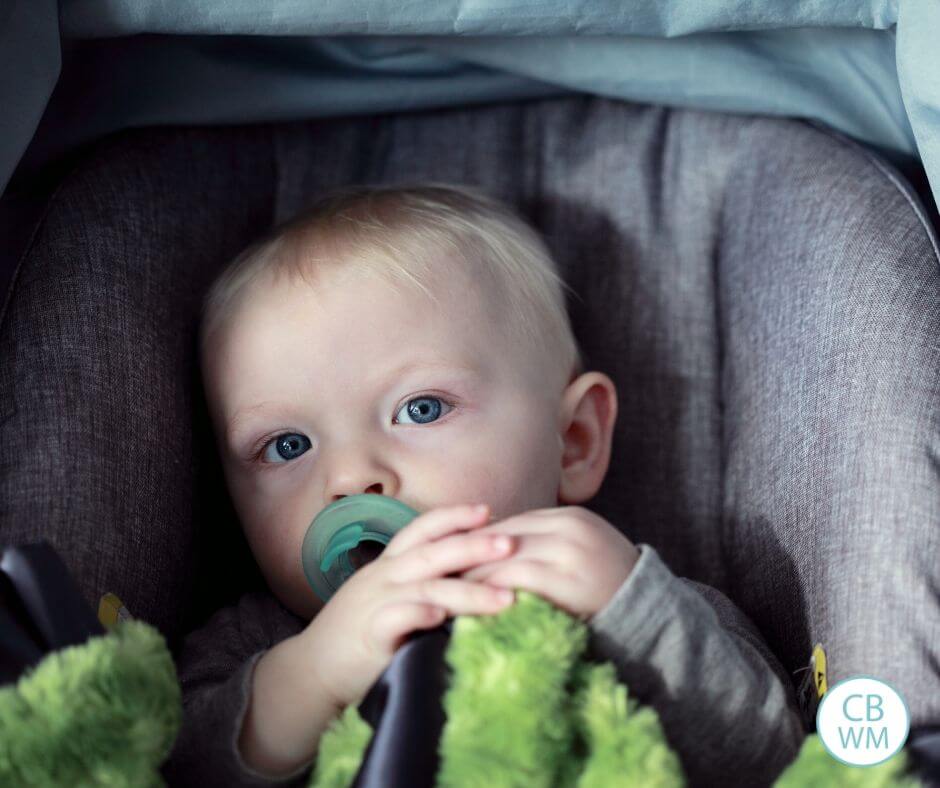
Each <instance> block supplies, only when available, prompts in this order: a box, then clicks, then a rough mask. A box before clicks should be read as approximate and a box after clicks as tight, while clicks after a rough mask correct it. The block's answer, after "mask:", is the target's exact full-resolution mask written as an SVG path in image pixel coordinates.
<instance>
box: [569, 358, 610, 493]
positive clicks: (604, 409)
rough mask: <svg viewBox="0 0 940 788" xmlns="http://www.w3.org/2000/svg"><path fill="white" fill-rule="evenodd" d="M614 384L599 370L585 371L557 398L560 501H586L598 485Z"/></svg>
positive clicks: (607, 447)
mask: <svg viewBox="0 0 940 788" xmlns="http://www.w3.org/2000/svg"><path fill="white" fill-rule="evenodd" d="M616 421H617V387H616V386H615V385H614V382H613V381H612V380H611V379H610V378H609V377H608V376H607V375H605V374H604V373H603V372H585V373H584V374H583V375H579V376H578V377H576V378H575V379H574V380H573V381H572V382H571V383H569V384H568V387H567V388H566V389H565V392H564V394H563V395H562V400H561V424H562V427H563V429H562V432H561V436H560V437H561V440H562V455H561V476H560V479H559V483H558V485H559V486H558V500H559V502H560V503H564V504H568V505H577V504H580V503H584V502H585V501H589V500H590V499H591V498H593V497H594V496H595V495H596V494H597V491H598V490H599V489H600V487H601V484H602V483H603V481H604V477H605V476H606V475H607V468H608V467H609V466H610V451H611V445H612V443H613V434H614V424H615V422H616Z"/></svg>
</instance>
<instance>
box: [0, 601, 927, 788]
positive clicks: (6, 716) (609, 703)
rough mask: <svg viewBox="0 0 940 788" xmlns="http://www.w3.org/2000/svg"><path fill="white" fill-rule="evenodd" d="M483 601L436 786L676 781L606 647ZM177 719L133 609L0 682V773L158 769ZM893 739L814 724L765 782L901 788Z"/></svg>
mask: <svg viewBox="0 0 940 788" xmlns="http://www.w3.org/2000/svg"><path fill="white" fill-rule="evenodd" d="M516 598H517V601H516V604H515V605H513V606H512V607H510V608H507V609H506V610H503V611H502V612H500V613H499V614H497V615H495V616H461V617H458V618H457V619H456V620H455V622H454V631H453V635H452V637H451V639H450V642H449V643H448V646H447V651H446V653H445V659H446V663H447V666H448V668H449V679H450V684H449V687H448V689H447V691H446V692H445V694H444V698H443V704H444V711H445V714H446V717H447V720H446V723H445V725H444V729H443V731H442V734H441V740H440V743H439V744H440V750H439V755H440V760H441V766H440V770H439V773H438V779H437V784H438V785H439V786H451V787H455V786H460V787H461V788H470V787H471V786H472V787H474V788H475V787H476V786H485V788H503V787H505V788H509V787H510V786H525V788H536V787H537V786H552V788H606V786H626V785H642V786H653V787H654V788H660V787H661V788H665V787H666V786H681V785H683V784H684V777H683V773H682V768H681V766H680V763H679V759H678V758H677V757H676V755H675V753H674V752H673V751H672V750H671V749H670V748H669V746H668V744H667V742H666V739H665V736H664V735H663V731H662V728H661V726H660V722H659V718H658V716H657V715H656V712H655V711H654V710H653V709H652V708H650V707H646V706H642V705H640V704H639V703H638V702H637V701H636V699H634V698H631V697H630V696H629V693H628V692H627V688H626V687H624V686H623V685H622V684H620V683H618V682H617V680H616V674H615V672H614V667H613V665H611V664H610V663H603V664H594V663H592V662H591V661H589V660H588V659H586V656H585V653H584V651H585V647H586V642H587V628H586V626H585V624H583V623H582V622H580V621H578V620H577V619H574V618H572V617H571V616H568V615H567V614H566V613H564V612H563V611H561V610H559V609H557V608H555V607H554V606H553V605H551V604H550V603H548V602H546V601H544V600H543V599H541V598H540V597H538V596H536V595H534V594H530V593H528V592H526V591H521V590H520V591H518V592H517V595H516ZM181 720H182V699H181V692H180V686H179V682H178V679H177V676H176V670H175V667H174V664H173V660H172V657H171V655H170V653H169V651H168V649H167V647H166V643H165V642H164V640H163V637H162V635H160V633H159V632H158V631H157V630H156V629H154V628H153V627H151V626H150V625H148V624H146V623H145V622H143V621H122V622H118V623H117V624H116V625H115V626H114V628H113V629H112V630H111V631H110V632H109V633H108V634H107V635H101V636H98V637H93V638H90V639H89V640H88V641H86V642H85V643H83V644H81V645H79V646H72V647H70V648H65V649H61V650H60V651H57V652H54V653H51V654H48V655H46V657H45V658H44V659H43V660H42V662H40V663H39V665H37V666H36V667H35V668H34V669H32V670H29V671H27V672H26V673H24V674H23V676H21V677H20V679H19V681H17V683H16V684H13V685H9V686H6V687H0V785H2V786H7V785H10V786H64V785H67V786H78V787H81V786H110V787H111V788H119V787H120V788H123V787H124V786H128V787H130V786H144V787H146V788H151V787H152V786H162V785H164V783H163V780H162V778H161V776H160V773H159V766H160V764H161V763H162V762H163V761H164V760H165V759H166V757H167V756H168V755H169V753H170V750H171V749H172V746H173V742H174V740H175V739H176V735H177V733H178V731H179V726H180V723H181ZM371 737H372V729H371V728H370V727H369V725H368V724H367V723H366V722H365V721H364V720H363V719H362V718H361V717H360V716H359V713H358V710H357V708H356V706H349V707H347V708H346V709H345V710H344V711H343V713H342V714H341V715H340V716H339V717H338V718H337V719H336V720H334V722H333V723H332V724H331V726H330V727H329V728H328V730H327V731H326V733H324V735H323V736H322V737H321V740H320V747H319V752H318V756H317V760H316V766H315V768H314V771H313V774H312V775H311V779H310V783H309V784H310V785H313V786H316V787H317V788H346V786H349V785H350V784H351V783H352V782H353V780H354V779H355V776H356V774H357V772H358V771H359V765H360V763H361V762H362V757H363V755H364V753H365V751H366V748H367V747H368V745H369V741H370V739H371ZM906 769H907V754H906V753H905V752H904V751H903V750H902V751H901V752H900V753H898V754H897V755H896V756H894V757H893V758H891V759H890V760H888V761H886V762H885V763H883V764H879V765H878V766H873V767H870V768H859V767H852V766H846V765H845V764H842V763H841V762H839V761H837V760H836V759H835V758H833V757H832V756H830V755H829V753H828V752H826V750H825V749H824V747H823V746H822V743H821V742H820V740H819V738H818V737H817V736H816V735H812V736H808V737H807V738H806V741H805V742H804V744H803V747H802V749H801V750H800V753H799V756H798V757H797V759H796V760H795V761H794V763H792V764H791V765H790V766H789V767H788V768H787V769H786V771H784V773H783V774H782V775H781V776H780V778H779V779H778V780H777V782H776V786H777V788H803V787H804V786H809V785H812V786H817V785H818V786H827V787H828V786H832V787H833V788H891V787H894V788H913V787H914V786H918V785H919V782H918V781H917V780H916V779H913V778H910V777H907V776H906V775H905V771H906Z"/></svg>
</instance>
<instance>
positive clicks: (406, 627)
mask: <svg viewBox="0 0 940 788" xmlns="http://www.w3.org/2000/svg"><path fill="white" fill-rule="evenodd" d="M445 618H447V611H446V610H444V609H443V608H441V607H438V606H436V605H432V604H429V603H427V602H410V601H401V602H393V603H392V604H389V605H383V606H382V607H381V608H379V609H378V610H377V611H376V612H375V614H374V615H373V617H372V620H371V621H370V622H369V636H368V639H367V645H368V646H369V647H370V648H371V649H374V651H375V653H378V654H382V655H389V654H393V653H394V652H395V651H397V650H398V647H399V646H401V644H402V642H403V641H404V640H405V638H407V637H408V635H409V634H411V633H412V632H414V631H415V630H416V629H433V628H434V627H436V626H438V625H439V624H442V623H443V622H444V619H445Z"/></svg>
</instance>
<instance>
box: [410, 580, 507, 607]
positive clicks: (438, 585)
mask: <svg viewBox="0 0 940 788" xmlns="http://www.w3.org/2000/svg"><path fill="white" fill-rule="evenodd" d="M402 592H403V593H404V594H406V595H408V596H409V597H414V598H416V599H418V600H420V601H422V602H427V603H429V604H432V605H435V606H436V607H442V608H444V609H445V610H446V611H447V613H448V615H451V616H462V615H480V614H487V613H496V612H498V611H500V610H502V609H503V608H504V607H506V605H509V604H511V603H512V601H513V599H514V598H515V595H514V594H513V592H512V591H511V590H509V589H505V588H496V587H495V586H488V585H485V584H483V583H471V582H469V581H467V580H461V579H458V578H448V577H438V578H433V579H430V580H421V581H419V582H417V583H414V584H412V585H409V586H405V588H403V589H402Z"/></svg>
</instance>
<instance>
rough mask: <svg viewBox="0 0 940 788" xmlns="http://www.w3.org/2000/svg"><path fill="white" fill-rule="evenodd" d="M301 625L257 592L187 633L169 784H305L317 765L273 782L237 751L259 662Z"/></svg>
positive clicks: (179, 663)
mask: <svg viewBox="0 0 940 788" xmlns="http://www.w3.org/2000/svg"><path fill="white" fill-rule="evenodd" d="M303 627H304V623H303V621H302V620H301V619H299V618H297V617H296V616H294V615H293V614H292V613H290V612H289V611H288V610H286V609H285V608H284V607H283V606H282V605H281V604H280V603H279V602H278V601H277V599H275V598H274V597H273V596H272V595H271V594H269V593H260V592H258V593H251V594H245V595H244V596H242V598H241V599H240V600H239V602H238V604H237V605H235V606H233V607H227V608H224V609H222V610H219V611H217V612H216V613H215V614H214V615H213V616H212V617H211V618H210V619H209V621H208V622H207V623H206V624H205V626H203V627H202V628H201V629H198V630H196V631H195V632H192V633H190V634H189V635H187V636H186V638H185V639H184V641H183V645H182V648H181V649H180V652H179V655H178V656H177V657H176V669H177V673H178V675H179V679H180V684H181V687H182V694H183V721H182V725H181V726H180V731H179V734H178V735H177V737H176V742H175V744H174V748H173V751H172V752H171V753H170V755H169V757H168V759H167V761H166V762H165V763H164V765H163V769H162V772H163V776H164V778H165V779H166V780H167V783H168V784H169V785H173V786H176V785H180V786H185V785H199V786H202V785H226V786H271V785H275V786H283V788H294V786H303V785H306V783H307V782H308V780H309V776H308V773H309V770H310V766H311V764H312V761H311V763H308V764H305V765H304V766H302V767H300V768H298V769H297V770H296V771H295V772H293V773H291V774H290V775H288V776H286V777H284V778H280V779H277V780H271V779H268V778H267V777H265V776H264V775H261V774H259V773H258V772H255V771H254V770H253V769H251V768H249V767H248V766H247V765H246V764H245V762H244V761H243V760H242V758H241V755H240V753H239V752H238V746H237V744H238V734H239V732H240V731H241V727H242V721H243V720H244V717H245V712H246V711H247V708H248V700H249V697H250V693H251V681H252V677H253V674H254V669H255V665H256V664H257V662H258V660H259V659H260V658H261V657H262V656H263V655H264V653H265V652H266V651H267V650H268V649H269V648H271V647H272V646H274V645H275V644H276V643H278V642H280V641H281V640H284V639H285V638H288V637H291V636H292V635H295V634H297V633H298V632H300V631H301V630H302V629H303Z"/></svg>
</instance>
